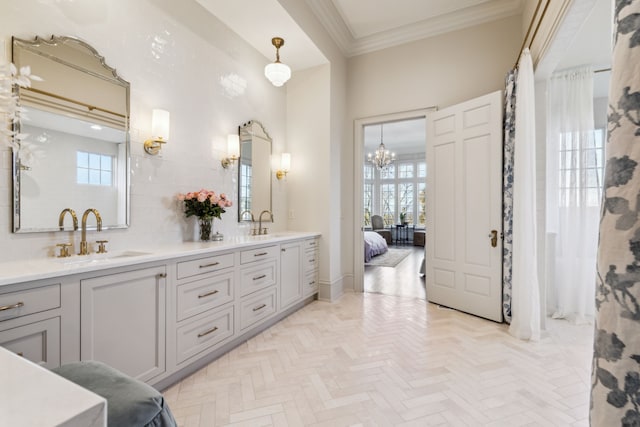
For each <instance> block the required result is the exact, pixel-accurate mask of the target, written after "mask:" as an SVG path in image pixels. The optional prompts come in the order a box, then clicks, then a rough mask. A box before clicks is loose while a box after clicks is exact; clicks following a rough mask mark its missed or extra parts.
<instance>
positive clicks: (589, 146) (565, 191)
mask: <svg viewBox="0 0 640 427" xmlns="http://www.w3.org/2000/svg"><path fill="white" fill-rule="evenodd" d="M604 138H605V132H604V129H596V130H595V131H593V134H592V135H591V136H590V137H587V138H584V137H582V138H580V137H579V136H578V137H574V134H572V133H569V132H568V133H565V134H563V135H562V136H561V141H560V152H559V155H560V159H559V164H560V186H559V190H560V200H559V201H560V206H564V207H568V206H591V207H597V206H599V205H600V197H601V195H602V184H603V178H604V176H603V174H604Z"/></svg>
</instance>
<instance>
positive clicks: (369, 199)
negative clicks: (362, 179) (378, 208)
mask: <svg viewBox="0 0 640 427" xmlns="http://www.w3.org/2000/svg"><path fill="white" fill-rule="evenodd" d="M363 196H364V200H363V202H364V203H363V205H364V225H365V226H369V225H371V215H372V211H373V184H365V185H364V193H363Z"/></svg>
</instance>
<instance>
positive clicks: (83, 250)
mask: <svg viewBox="0 0 640 427" xmlns="http://www.w3.org/2000/svg"><path fill="white" fill-rule="evenodd" d="M90 213H93V215H94V216H95V217H96V230H98V231H102V218H101V217H100V212H98V210H97V209H93V208H89V209H87V210H86V211H84V214H82V240H80V252H79V253H78V255H88V254H89V248H88V245H87V218H88V217H89V214H90Z"/></svg>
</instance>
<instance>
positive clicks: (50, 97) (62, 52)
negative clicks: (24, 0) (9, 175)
mask: <svg viewBox="0 0 640 427" xmlns="http://www.w3.org/2000/svg"><path fill="white" fill-rule="evenodd" d="M12 60H13V62H14V63H15V64H16V66H18V67H21V66H26V65H28V66H30V67H31V69H32V70H33V73H34V74H36V75H38V76H39V77H41V78H42V79H43V81H42V82H37V81H36V82H32V87H31V88H17V89H16V90H17V93H18V96H19V100H20V106H21V107H23V109H24V111H25V112H24V114H23V115H22V117H21V120H20V122H19V123H18V124H17V126H16V130H17V131H19V132H20V133H22V134H28V137H27V138H26V140H23V141H22V142H21V144H23V145H26V147H27V148H28V149H27V150H25V149H24V148H25V147H24V146H23V147H21V148H20V150H14V153H13V188H14V218H13V228H14V232H16V233H24V232H36V231H54V230H58V229H59V228H58V216H59V213H60V212H61V211H62V210H63V209H65V208H70V209H73V210H74V211H76V212H77V213H78V214H81V213H82V212H84V211H85V210H86V209H88V208H95V209H97V210H98V211H99V212H100V214H101V216H102V219H103V229H104V228H124V227H127V226H128V225H129V172H128V171H129V132H128V131H129V83H127V82H126V81H124V80H122V79H121V78H120V77H119V76H118V75H117V74H116V72H115V70H114V69H113V68H110V67H109V66H107V65H106V64H105V63H104V58H102V57H101V56H100V55H99V54H98V53H97V52H96V51H95V50H94V49H93V48H92V47H91V46H89V45H87V44H86V43H84V42H82V41H79V40H77V39H73V38H69V37H52V38H51V39H50V40H43V39H40V38H36V39H35V40H33V41H26V40H20V39H16V38H14V39H13V51H12ZM36 70H37V71H36ZM67 229H69V227H67Z"/></svg>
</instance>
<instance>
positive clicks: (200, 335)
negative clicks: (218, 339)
mask: <svg viewBox="0 0 640 427" xmlns="http://www.w3.org/2000/svg"><path fill="white" fill-rule="evenodd" d="M217 330H218V327H217V326H214V327H213V328H211V329H209V330H208V331H204V332H200V333H199V334H198V338H202V337H203V336H205V335H209V334H212V333H214V332H215V331H217Z"/></svg>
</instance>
